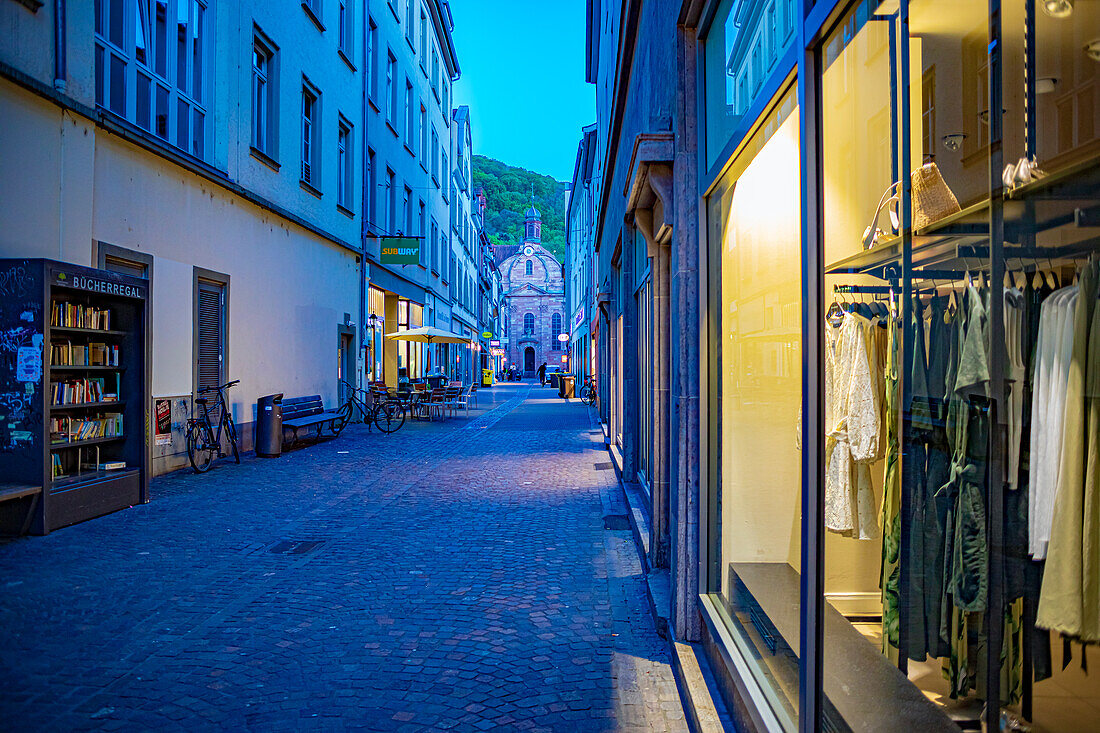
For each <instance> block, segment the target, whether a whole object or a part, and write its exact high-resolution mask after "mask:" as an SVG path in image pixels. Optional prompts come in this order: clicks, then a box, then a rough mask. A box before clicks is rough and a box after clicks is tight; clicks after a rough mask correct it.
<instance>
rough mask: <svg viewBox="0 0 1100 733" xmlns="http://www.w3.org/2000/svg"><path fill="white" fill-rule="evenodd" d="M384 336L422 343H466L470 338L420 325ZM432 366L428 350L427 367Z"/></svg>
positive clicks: (396, 339) (430, 354)
mask: <svg viewBox="0 0 1100 733" xmlns="http://www.w3.org/2000/svg"><path fill="white" fill-rule="evenodd" d="M386 338H388V339H393V340H395V341H418V342H420V343H424V344H429V345H430V344H468V343H470V339H469V338H468V337H466V336H460V335H458V334H457V333H451V332H450V331H444V330H443V329H442V328H436V327H435V326H420V327H419V328H410V329H408V330H407V331H394V332H393V333H387V334H386ZM431 367H432V353H431V352H430V351H429V352H428V368H429V369H431Z"/></svg>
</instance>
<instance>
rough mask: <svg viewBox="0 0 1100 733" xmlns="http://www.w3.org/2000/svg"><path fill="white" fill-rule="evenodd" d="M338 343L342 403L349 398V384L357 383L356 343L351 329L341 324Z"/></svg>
mask: <svg viewBox="0 0 1100 733" xmlns="http://www.w3.org/2000/svg"><path fill="white" fill-rule="evenodd" d="M339 328H340V332H339V334H338V341H337V345H336V393H337V395H339V398H340V404H343V403H344V402H345V401H346V400H347V398H348V391H349V390H348V387H347V384H345V382H347V383H348V384H355V361H354V358H355V343H354V338H353V336H352V334H351V333H350V331H351V329H350V328H348V327H346V326H340V327H339Z"/></svg>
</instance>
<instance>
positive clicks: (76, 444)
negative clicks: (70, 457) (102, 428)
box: [50, 435, 126, 451]
mask: <svg viewBox="0 0 1100 733" xmlns="http://www.w3.org/2000/svg"><path fill="white" fill-rule="evenodd" d="M118 440H126V436H125V435H108V436H105V437H103V438H89V439H88V440H71V441H68V440H67V441H61V442H58V443H50V450H52V451H53V450H64V449H67V448H83V447H84V446H88V445H99V444H101V443H113V442H115V441H118Z"/></svg>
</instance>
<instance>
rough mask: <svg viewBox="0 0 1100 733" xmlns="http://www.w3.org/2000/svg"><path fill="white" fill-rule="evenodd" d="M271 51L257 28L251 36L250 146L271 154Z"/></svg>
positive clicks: (273, 130) (272, 93)
mask: <svg viewBox="0 0 1100 733" xmlns="http://www.w3.org/2000/svg"><path fill="white" fill-rule="evenodd" d="M274 66H275V52H274V50H272V47H271V45H270V44H269V43H268V42H267V41H266V39H264V38H262V37H261V36H260V35H259V34H258V32H257V33H256V34H255V35H254V36H253V40H252V147H254V148H256V149H257V150H259V151H260V152H262V153H264V154H265V155H268V156H270V157H272V158H274V157H275V141H276V139H277V136H276V135H275V124H274V117H275V115H274V112H275V91H274V90H275V85H274V78H275V74H274Z"/></svg>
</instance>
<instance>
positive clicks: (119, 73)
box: [110, 54, 126, 115]
mask: <svg viewBox="0 0 1100 733" xmlns="http://www.w3.org/2000/svg"><path fill="white" fill-rule="evenodd" d="M110 107H111V111H112V112H114V113H115V114H118V115H125V114H126V62H125V61H123V60H122V59H120V58H119V57H118V56H115V55H114V54H111V100H110Z"/></svg>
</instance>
